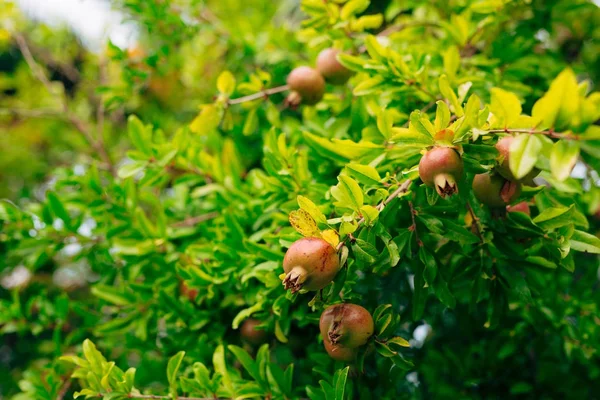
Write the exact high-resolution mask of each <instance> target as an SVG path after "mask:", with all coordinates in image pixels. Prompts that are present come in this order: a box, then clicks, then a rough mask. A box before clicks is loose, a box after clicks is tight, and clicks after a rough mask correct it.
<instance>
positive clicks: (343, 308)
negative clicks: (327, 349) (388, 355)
mask: <svg viewBox="0 0 600 400" xmlns="http://www.w3.org/2000/svg"><path fill="white" fill-rule="evenodd" d="M319 330H320V331H321V335H322V336H323V340H324V341H325V342H330V343H331V344H335V345H340V346H344V347H349V348H356V347H359V346H363V345H364V344H366V343H367V342H368V341H369V338H370V337H371V336H372V335H373V332H374V331H375V324H374V323H373V317H372V316H371V313H369V312H368V311H367V310H366V309H365V308H364V307H361V306H359V305H356V304H336V305H333V306H330V307H327V308H326V309H325V310H324V311H323V313H322V314H321V319H320V320H319Z"/></svg>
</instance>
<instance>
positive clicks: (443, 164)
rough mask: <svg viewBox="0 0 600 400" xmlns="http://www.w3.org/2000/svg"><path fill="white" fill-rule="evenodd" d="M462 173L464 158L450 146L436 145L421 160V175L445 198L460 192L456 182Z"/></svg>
mask: <svg viewBox="0 0 600 400" xmlns="http://www.w3.org/2000/svg"><path fill="white" fill-rule="evenodd" d="M462 174H463V162H462V159H461V158H460V155H459V154H458V152H457V151H456V150H454V149H451V148H449V147H434V148H433V149H431V150H429V151H428V152H427V153H425V155H424V156H423V157H422V158H421V161H420V162H419V177H421V180H422V181H423V183H425V184H426V185H427V186H433V187H435V190H436V191H437V192H438V194H439V195H440V196H442V197H443V198H446V197H448V196H452V195H453V194H455V193H458V186H457V183H456V182H457V181H458V180H460V178H461V177H462Z"/></svg>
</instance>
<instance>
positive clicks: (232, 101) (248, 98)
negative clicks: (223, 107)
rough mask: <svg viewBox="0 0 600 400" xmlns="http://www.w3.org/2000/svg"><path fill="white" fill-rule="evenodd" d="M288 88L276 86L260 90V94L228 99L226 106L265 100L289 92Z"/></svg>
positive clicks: (286, 86)
mask: <svg viewBox="0 0 600 400" xmlns="http://www.w3.org/2000/svg"><path fill="white" fill-rule="evenodd" d="M289 88H290V87H289V86H288V85H282V86H277V87H274V88H270V89H265V90H261V91H260V92H256V93H252V94H249V95H247V96H243V97H238V98H237V99H229V100H227V104H228V105H231V104H240V103H245V102H247V101H253V100H258V99H266V98H268V97H269V96H271V95H273V94H275V93H281V92H285V91H286V90H289Z"/></svg>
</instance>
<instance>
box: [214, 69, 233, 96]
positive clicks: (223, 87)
mask: <svg viewBox="0 0 600 400" xmlns="http://www.w3.org/2000/svg"><path fill="white" fill-rule="evenodd" d="M217 89H218V90H219V93H223V94H225V95H227V96H229V95H230V94H231V93H233V91H234V90H235V77H234V76H233V74H232V73H231V72H229V71H223V72H221V74H220V75H219V77H218V78H217Z"/></svg>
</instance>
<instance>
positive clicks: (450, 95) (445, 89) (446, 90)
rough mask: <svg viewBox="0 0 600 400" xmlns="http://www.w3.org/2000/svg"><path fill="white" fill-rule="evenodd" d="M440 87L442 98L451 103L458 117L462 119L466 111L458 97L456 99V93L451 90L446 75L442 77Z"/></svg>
mask: <svg viewBox="0 0 600 400" xmlns="http://www.w3.org/2000/svg"><path fill="white" fill-rule="evenodd" d="M439 87H440V92H441V93H442V96H444V98H445V99H447V100H448V101H449V102H450V105H452V108H453V109H454V113H455V114H456V115H457V116H458V117H462V116H463V115H464V110H463V108H462V106H461V105H460V103H459V101H458V97H456V93H454V91H453V90H452V89H451V88H450V83H449V82H448V77H447V76H446V75H442V76H440V80H439Z"/></svg>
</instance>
